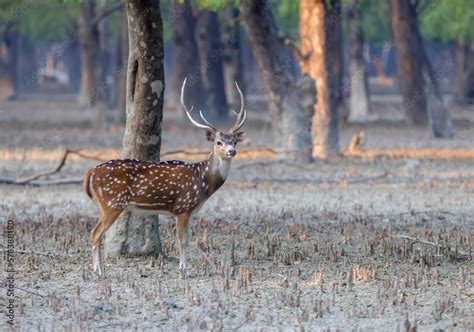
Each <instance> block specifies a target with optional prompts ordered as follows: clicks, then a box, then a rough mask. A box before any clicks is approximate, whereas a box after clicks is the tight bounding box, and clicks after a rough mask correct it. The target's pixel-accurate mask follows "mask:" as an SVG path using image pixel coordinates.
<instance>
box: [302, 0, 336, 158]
mask: <svg viewBox="0 0 474 332" xmlns="http://www.w3.org/2000/svg"><path fill="white" fill-rule="evenodd" d="M334 5H335V4H334V2H333V3H332V4H328V3H327V2H326V1H325V0H301V1H300V40H301V52H302V54H304V55H306V56H307V58H306V60H305V61H302V62H301V64H300V66H301V73H302V74H308V75H309V76H310V77H311V78H313V79H314V80H315V81H316V91H317V93H318V101H317V103H316V105H315V106H314V113H313V119H312V128H311V136H312V141H313V152H312V155H313V157H314V158H328V157H332V156H336V155H337V154H338V153H339V134H338V116H337V98H338V89H337V87H336V83H337V78H336V77H334V74H335V71H333V70H332V66H333V59H332V57H331V54H333V53H334V50H332V48H333V47H336V43H335V42H334V41H331V40H330V39H331V38H332V37H330V33H329V32H331V31H332V30H333V29H335V27H334V26H333V25H334V24H336V25H337V22H335V21H332V20H330V18H334V13H333V12H332V10H334ZM329 6H333V9H329V8H328V7H329ZM336 62H337V61H336ZM336 73H337V71H336Z"/></svg>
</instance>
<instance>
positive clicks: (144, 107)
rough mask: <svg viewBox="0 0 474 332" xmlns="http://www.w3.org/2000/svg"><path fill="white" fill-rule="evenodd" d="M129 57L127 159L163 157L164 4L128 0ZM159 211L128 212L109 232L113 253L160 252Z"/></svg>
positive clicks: (107, 245)
mask: <svg viewBox="0 0 474 332" xmlns="http://www.w3.org/2000/svg"><path fill="white" fill-rule="evenodd" d="M126 8H127V17H128V31H129V57H128V70H127V96H126V98H127V122H126V128H125V134H124V138H123V150H124V151H123V153H124V157H126V158H137V159H142V160H159V157H160V146H161V123H162V119H163V96H164V88H165V85H164V82H165V80H164V67H163V59H164V53H163V48H164V45H163V22H162V19H161V12H160V3H159V1H153V0H127V1H126ZM158 226H159V224H158V217H157V216H148V217H144V216H132V215H131V214H130V213H124V214H123V215H122V216H120V217H119V219H118V220H117V222H115V223H114V225H113V226H112V227H111V228H110V230H109V231H108V233H107V235H106V241H105V249H106V253H107V254H108V256H109V257H111V256H112V257H117V256H120V255H126V256H136V255H158V254H160V253H161V241H160V236H159V228H158Z"/></svg>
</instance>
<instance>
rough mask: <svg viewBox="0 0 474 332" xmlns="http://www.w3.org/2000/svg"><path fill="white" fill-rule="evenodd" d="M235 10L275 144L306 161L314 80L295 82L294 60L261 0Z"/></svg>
mask: <svg viewBox="0 0 474 332" xmlns="http://www.w3.org/2000/svg"><path fill="white" fill-rule="evenodd" d="M239 9H240V16H241V20H242V22H243V25H244V27H245V29H246V31H247V37H248V39H249V42H250V45H251V47H252V52H253V54H254V57H255V61H256V63H257V68H258V71H259V73H260V77H261V80H262V85H263V88H264V91H265V95H266V98H267V105H268V110H269V112H270V116H271V119H272V129H273V137H274V141H275V144H276V145H277V146H280V147H283V148H286V149H288V150H291V151H293V150H294V151H295V153H294V154H290V156H291V157H292V158H297V159H299V160H301V161H309V160H310V158H311V136H310V124H311V122H310V119H311V114H312V109H313V105H314V103H315V96H316V92H315V85H314V81H313V80H312V79H310V78H309V77H308V76H303V78H302V79H301V80H300V81H299V82H297V81H296V79H295V77H294V76H293V75H292V73H291V68H292V67H293V65H294V63H295V59H294V58H293V56H292V54H291V52H290V49H289V48H287V47H286V46H285V45H284V44H283V42H282V41H281V39H280V37H279V36H278V30H277V27H276V24H275V21H274V19H273V16H272V13H271V10H270V8H269V6H268V4H267V2H266V1H265V0H252V1H241V2H240V3H239Z"/></svg>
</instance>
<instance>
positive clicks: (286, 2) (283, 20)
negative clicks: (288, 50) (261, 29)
mask: <svg viewBox="0 0 474 332" xmlns="http://www.w3.org/2000/svg"><path fill="white" fill-rule="evenodd" d="M270 3H271V5H272V11H273V15H274V17H275V20H276V23H277V26H278V28H279V29H280V30H281V32H283V33H284V34H285V35H287V36H289V37H290V38H291V39H295V40H296V39H298V36H299V6H300V2H299V0H281V1H271V2H270Z"/></svg>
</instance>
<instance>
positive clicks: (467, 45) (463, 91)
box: [454, 40, 474, 104]
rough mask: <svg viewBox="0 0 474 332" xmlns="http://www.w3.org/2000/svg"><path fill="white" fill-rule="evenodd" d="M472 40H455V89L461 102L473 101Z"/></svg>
mask: <svg viewBox="0 0 474 332" xmlns="http://www.w3.org/2000/svg"><path fill="white" fill-rule="evenodd" d="M472 45H473V43H472V42H471V41H470V40H467V41H463V40H456V41H455V42H454V57H455V61H456V71H455V72H456V75H455V91H454V95H455V98H456V101H457V102H458V103H459V104H468V103H470V102H471V103H472V101H473V100H474V94H473V90H474V87H473V84H474V82H473V81H472V80H473V78H474V77H473V76H474V60H473V58H474V50H473V49H472V47H473V46H472Z"/></svg>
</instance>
